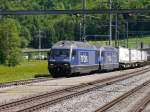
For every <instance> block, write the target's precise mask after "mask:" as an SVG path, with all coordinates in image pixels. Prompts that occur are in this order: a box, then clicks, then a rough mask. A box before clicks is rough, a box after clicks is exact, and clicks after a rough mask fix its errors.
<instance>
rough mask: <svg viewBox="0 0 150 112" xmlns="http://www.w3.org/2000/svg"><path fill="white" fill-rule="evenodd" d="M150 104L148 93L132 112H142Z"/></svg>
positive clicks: (149, 94)
mask: <svg viewBox="0 0 150 112" xmlns="http://www.w3.org/2000/svg"><path fill="white" fill-rule="evenodd" d="M149 103H150V93H148V94H147V95H146V96H145V97H144V98H143V99H142V100H141V101H140V102H139V103H137V104H136V105H135V106H134V107H133V108H132V109H131V111H130V112H142V111H143V110H144V109H145V107H146V106H147V105H148V104H149Z"/></svg>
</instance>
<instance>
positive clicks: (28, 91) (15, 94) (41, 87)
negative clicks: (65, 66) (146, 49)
mask: <svg viewBox="0 0 150 112" xmlns="http://www.w3.org/2000/svg"><path fill="white" fill-rule="evenodd" d="M147 67H150V66H146V67H143V68H147ZM143 68H136V69H130V70H123V71H115V72H109V73H99V74H98V73H97V74H93V75H88V76H81V77H72V78H64V79H56V80H50V81H45V82H40V83H34V84H28V85H20V86H14V87H7V88H1V89H0V104H4V103H8V102H11V101H15V100H17V99H20V98H24V97H29V96H34V95H35V94H41V93H45V92H50V91H53V90H57V89H60V88H66V87H69V86H72V85H78V84H81V83H86V82H91V81H94V80H97V79H105V78H108V77H112V76H117V75H121V74H124V73H129V72H133V71H135V70H141V69H143Z"/></svg>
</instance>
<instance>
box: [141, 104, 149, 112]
mask: <svg viewBox="0 0 150 112" xmlns="http://www.w3.org/2000/svg"><path fill="white" fill-rule="evenodd" d="M142 112H150V103H149V104H148V105H147V106H146V108H145V109H144V110H143V111H142Z"/></svg>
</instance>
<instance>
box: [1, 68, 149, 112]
mask: <svg viewBox="0 0 150 112" xmlns="http://www.w3.org/2000/svg"><path fill="white" fill-rule="evenodd" d="M149 71H150V69H149V66H145V67H141V68H136V69H130V70H123V71H114V72H110V73H95V74H92V75H88V76H81V77H72V78H60V79H47V80H45V79H44V80H42V82H41V79H39V82H37V81H35V80H33V82H32V83H31V82H30V83H26V84H25V83H24V84H18V85H16V84H15V85H14V84H13V83H12V86H5V87H2V88H1V89H0V97H1V100H0V111H2V112H3V111H4V112H29V111H40V112H45V111H49V112H60V111H63V112H66V111H75V112H78V111H81V112H85V111H86V112H91V111H95V112H102V111H106V110H107V111H109V112H110V111H111V112H113V109H114V108H115V110H116V107H115V106H116V105H118V102H123V103H124V104H123V103H119V105H127V104H129V103H125V101H124V100H126V99H129V97H134V98H135V97H136V96H138V95H140V97H138V98H139V99H136V101H133V103H132V105H133V106H134V104H135V103H137V101H139V100H140V99H142V98H144V97H146V96H147V94H148V93H149V89H148V87H149V86H148V85H149V80H150V77H149ZM30 81H31V80H30ZM144 89H145V90H146V91H144V92H143V90H144ZM139 91H142V92H139ZM134 98H130V100H133V99H134ZM79 105H80V106H79ZM132 105H130V106H131V108H128V109H132ZM119 107H123V106H117V108H118V112H119ZM121 109H122V108H121ZM124 110H126V108H124ZM126 112H128V111H127V110H126Z"/></svg>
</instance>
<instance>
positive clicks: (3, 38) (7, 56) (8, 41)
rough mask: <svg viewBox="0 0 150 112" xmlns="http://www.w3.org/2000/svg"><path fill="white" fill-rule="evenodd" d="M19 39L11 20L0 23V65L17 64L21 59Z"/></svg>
mask: <svg viewBox="0 0 150 112" xmlns="http://www.w3.org/2000/svg"><path fill="white" fill-rule="evenodd" d="M19 47H20V39H19V33H18V30H17V26H16V22H15V20H13V19H2V20H1V21H0V63H1V64H6V65H8V66H15V65H17V64H19V62H20V59H21V51H20V48H19Z"/></svg>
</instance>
